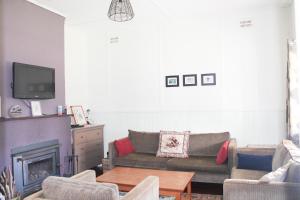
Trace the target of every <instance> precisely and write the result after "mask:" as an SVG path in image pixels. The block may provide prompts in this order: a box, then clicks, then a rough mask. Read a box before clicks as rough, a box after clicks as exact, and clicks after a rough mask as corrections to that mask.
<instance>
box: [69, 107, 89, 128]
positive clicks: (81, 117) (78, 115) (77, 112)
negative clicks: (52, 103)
mask: <svg viewBox="0 0 300 200" xmlns="http://www.w3.org/2000/svg"><path fill="white" fill-rule="evenodd" d="M70 108H71V111H72V114H73V117H74V121H75V124H76V125H79V126H84V125H87V124H88V123H87V121H86V116H85V114H84V110H83V108H82V106H70Z"/></svg>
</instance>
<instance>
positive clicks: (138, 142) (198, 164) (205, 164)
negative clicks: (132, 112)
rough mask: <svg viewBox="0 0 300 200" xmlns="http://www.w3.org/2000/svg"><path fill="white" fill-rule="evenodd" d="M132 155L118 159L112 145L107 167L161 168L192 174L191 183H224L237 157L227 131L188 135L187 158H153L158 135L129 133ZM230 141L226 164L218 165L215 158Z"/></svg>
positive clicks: (157, 133) (152, 133)
mask: <svg viewBox="0 0 300 200" xmlns="http://www.w3.org/2000/svg"><path fill="white" fill-rule="evenodd" d="M128 137H129V139H130V140H131V142H132V144H133V146H134V148H135V152H134V153H131V154H129V155H127V156H124V157H118V156H117V153H116V150H115V146H114V143H113V142H111V143H110V144H109V163H110V167H111V168H113V167H114V166H124V167H138V168H151V169H164V170H175V171H193V172H195V173H196V174H195V176H194V177H193V181H194V182H207V183H223V181H224V180H225V179H227V178H229V177H230V173H231V168H232V166H234V162H235V156H236V152H235V151H236V140H235V139H232V138H230V134H229V133H228V132H225V133H209V134H191V135H190V141H189V158H160V157H156V152H157V150H158V145H159V132H151V133H150V132H138V131H132V130H129V135H128ZM226 140H230V144H229V156H228V161H227V162H226V163H225V164H222V165H217V164H216V162H215V160H216V155H217V153H218V151H219V149H220V147H221V146H222V144H223V143H224V141H226Z"/></svg>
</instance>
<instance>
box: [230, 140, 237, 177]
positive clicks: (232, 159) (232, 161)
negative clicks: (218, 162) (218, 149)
mask: <svg viewBox="0 0 300 200" xmlns="http://www.w3.org/2000/svg"><path fill="white" fill-rule="evenodd" d="M236 150H237V142H236V139H235V138H232V139H230V143H229V146H228V169H229V170H230V173H231V170H232V168H233V167H234V166H235V165H236V164H235V162H236Z"/></svg>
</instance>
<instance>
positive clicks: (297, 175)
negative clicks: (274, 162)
mask: <svg viewBox="0 0 300 200" xmlns="http://www.w3.org/2000/svg"><path fill="white" fill-rule="evenodd" d="M285 182H292V183H300V163H299V162H294V163H292V164H291V165H290V167H289V170H288V172H287V177H286V179H285Z"/></svg>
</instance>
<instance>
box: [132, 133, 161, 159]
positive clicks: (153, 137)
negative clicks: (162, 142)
mask: <svg viewBox="0 0 300 200" xmlns="http://www.w3.org/2000/svg"><path fill="white" fill-rule="evenodd" d="M128 137H129V139H130V140H131V142H132V144H133V146H134V149H135V152H137V153H151V154H156V152H157V150H158V146H159V132H139V131H133V130H129V135H128Z"/></svg>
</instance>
